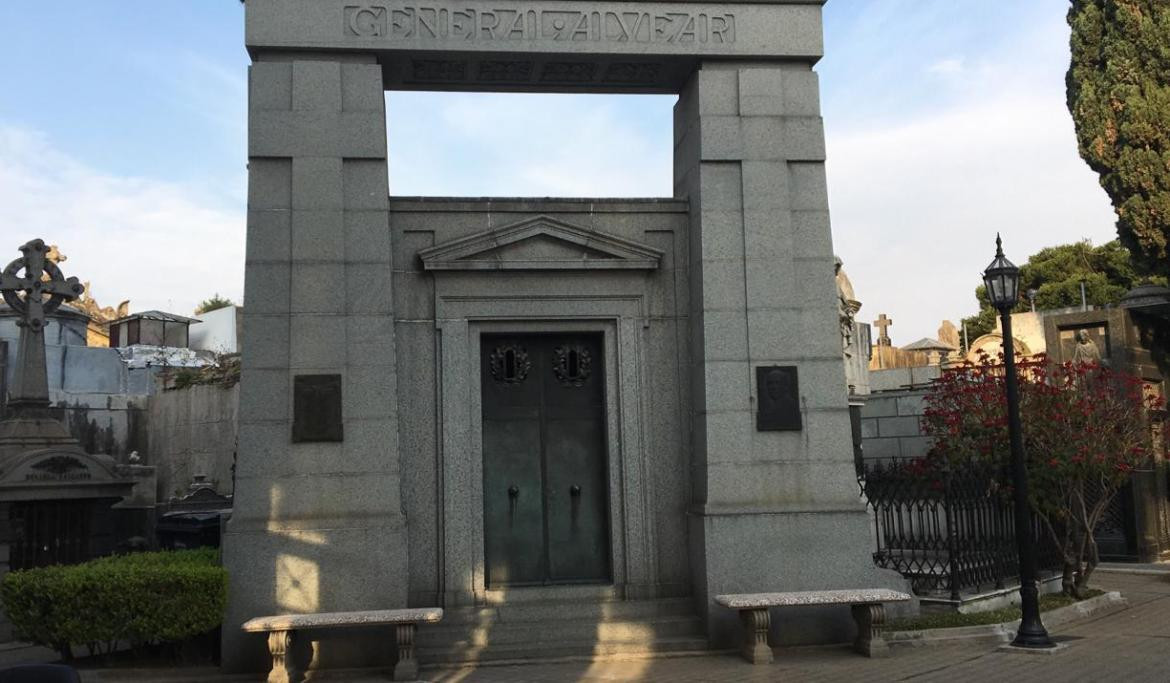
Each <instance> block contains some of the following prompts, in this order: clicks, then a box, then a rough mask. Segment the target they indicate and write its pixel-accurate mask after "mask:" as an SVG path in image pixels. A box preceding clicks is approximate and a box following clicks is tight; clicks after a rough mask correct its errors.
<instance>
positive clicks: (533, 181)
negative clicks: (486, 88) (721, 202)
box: [388, 93, 674, 197]
mask: <svg viewBox="0 0 1170 683" xmlns="http://www.w3.org/2000/svg"><path fill="white" fill-rule="evenodd" d="M673 99H674V98H673V97H645V98H642V99H641V100H640V101H638V102H636V103H634V104H635V105H636V106H631V107H623V106H621V105H620V104H619V102H618V101H617V99H616V98H613V97H598V96H589V95H502V94H451V93H392V94H391V96H390V98H389V101H388V114H389V119H390V121H389V138H390V192H391V194H406V195H415V194H456V195H495V196H565V197H582V196H613V197H631V196H633V197H638V196H655V197H656V196H670V195H671V194H672V183H673V180H672V161H671V154H672V151H671V141H672V132H671V127H670V126H671V113H670V112H671V106H672V104H673ZM627 103H629V101H628V100H627ZM631 109H633V110H634V111H631ZM436 121H438V123H439V125H435V122H436ZM647 121H649V122H651V125H647ZM653 124H658V125H653Z"/></svg>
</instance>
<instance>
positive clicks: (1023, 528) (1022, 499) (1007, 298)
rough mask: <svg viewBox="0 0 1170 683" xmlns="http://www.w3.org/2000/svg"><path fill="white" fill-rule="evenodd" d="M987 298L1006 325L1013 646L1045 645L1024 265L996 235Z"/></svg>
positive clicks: (1048, 643) (1048, 640)
mask: <svg viewBox="0 0 1170 683" xmlns="http://www.w3.org/2000/svg"><path fill="white" fill-rule="evenodd" d="M983 284H984V285H986V286H987V298H988V299H990V300H991V305H992V306H995V308H996V309H998V310H999V317H1000V321H1001V323H1002V325H1003V364H1004V373H1005V379H1006V380H1007V409H1008V438H1009V440H1010V442H1011V455H1012V488H1013V490H1014V493H1015V508H1016V550H1017V551H1018V553H1019V560H1020V611H1021V612H1022V613H1023V615H1022V619H1021V620H1020V630H1019V631H1018V632H1017V633H1016V639H1015V640H1013V641H1012V645H1015V646H1017V647H1032V648H1045V647H1055V646H1056V644H1055V643H1053V642H1052V639H1051V638H1049V637H1048V631H1047V630H1045V629H1044V624H1043V623H1041V622H1040V596H1039V590H1038V589H1037V586H1036V544H1035V542H1034V539H1033V538H1032V510H1031V508H1030V507H1029V506H1028V470H1027V467H1026V465H1025V464H1024V439H1023V435H1022V430H1021V428H1020V394H1019V383H1018V381H1017V379H1016V352H1015V348H1014V347H1015V344H1014V343H1013V340H1012V308H1013V307H1014V306H1015V305H1016V300H1017V299H1018V298H1019V294H1020V269H1019V268H1017V267H1016V266H1015V264H1013V263H1012V262H1011V261H1009V260H1007V258H1006V257H1004V255H1003V241H1002V240H1000V237H999V235H996V236H995V260H994V261H992V262H991V265H989V266H987V270H985V271H983Z"/></svg>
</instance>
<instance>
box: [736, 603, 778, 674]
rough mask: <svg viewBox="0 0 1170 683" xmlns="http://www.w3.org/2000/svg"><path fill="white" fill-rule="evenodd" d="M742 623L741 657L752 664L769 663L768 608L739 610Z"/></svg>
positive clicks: (770, 651)
mask: <svg viewBox="0 0 1170 683" xmlns="http://www.w3.org/2000/svg"><path fill="white" fill-rule="evenodd" d="M739 620H740V622H741V623H742V624H743V649H742V650H741V651H740V652H741V654H743V658H744V659H746V660H748V661H749V662H751V663H752V664H771V663H772V648H770V647H768V626H769V624H770V623H771V619H770V617H769V616H768V608H767V607H763V608H759V609H745V610H740V612H739Z"/></svg>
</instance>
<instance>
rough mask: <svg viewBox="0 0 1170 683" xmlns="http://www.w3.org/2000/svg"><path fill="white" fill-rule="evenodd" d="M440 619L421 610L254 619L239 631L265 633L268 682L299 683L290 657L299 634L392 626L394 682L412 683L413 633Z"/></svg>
mask: <svg viewBox="0 0 1170 683" xmlns="http://www.w3.org/2000/svg"><path fill="white" fill-rule="evenodd" d="M442 618H443V610H442V609H440V608H438V607H422V608H417V609H384V610H370V611H366V612H324V613H320V614H286V615H281V616H274V617H256V618H255V619H250V620H249V621H247V622H245V623H244V625H243V626H241V627H240V628H241V629H243V630H244V631H247V632H248V633H267V634H268V651H269V652H271V653H272V670H271V671H269V672H268V683H300V682H301V681H302V680H304V672H303V671H301V670H299V668H298V667H297V665H296V664H295V663H294V662H293V661H292V657H291V656H290V655H291V652H292V649H293V644H294V643H296V642H297V633H298V632H301V631H308V630H314V631H321V630H327V629H334V628H369V627H372V626H394V627H395V631H396V632H397V636H398V638H397V641H398V663H397V664H395V665H394V680H396V681H412V680H414V679H416V678H418V660H416V659H415V658H414V634H415V630H416V629H417V628H418V625H419V624H420V623H427V624H433V623H435V622H437V621H439V620H440V619H442Z"/></svg>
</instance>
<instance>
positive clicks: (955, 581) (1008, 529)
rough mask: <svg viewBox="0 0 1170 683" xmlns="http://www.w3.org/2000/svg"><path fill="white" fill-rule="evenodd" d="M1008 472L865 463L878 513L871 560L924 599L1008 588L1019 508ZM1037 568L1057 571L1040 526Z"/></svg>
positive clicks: (864, 477) (915, 462)
mask: <svg viewBox="0 0 1170 683" xmlns="http://www.w3.org/2000/svg"><path fill="white" fill-rule="evenodd" d="M1004 481H1005V477H1004V473H1003V472H1000V471H997V470H996V468H995V467H993V466H990V465H987V464H985V463H978V462H973V463H964V464H961V465H950V466H942V465H941V464H938V463H935V462H933V461H929V460H923V459H882V460H864V461H862V462H861V463H859V464H858V482H859V483H860V484H861V491H862V493H863V494H864V495H865V497H866V499H867V500H868V503H869V505H870V507H871V508H872V509H873V512H874V533H875V540H876V550H875V551H874V554H873V558H874V562H875V563H876V564H877V565H878V566H880V567H885V568H888V569H894V570H896V571H898V572H900V573H901V574H902V575H903V576H905V577H906V578H907V579H909V580H910V582H911V584H912V585H913V587H914V590H915V591H916V592H917V593H918V594H919V595H931V594H933V595H942V596H947V597H949V598H950V599H952V600H959V599H961V594H962V593H964V592H982V591H985V590H991V589H995V588H1003V587H1004V585H1005V582H1006V581H1007V580H1008V579H1011V578H1013V577H1015V576H1016V575H1017V567H1018V562H1017V559H1016V538H1015V525H1014V517H1013V514H1014V508H1013V506H1012V501H1011V496H1010V495H1006V493H1007V491H1005V488H1004V484H1003V482H1004ZM1033 538H1035V539H1037V542H1038V550H1039V556H1040V566H1041V567H1044V568H1055V567H1059V566H1060V560H1059V554H1058V553H1057V552H1056V549H1055V547H1054V545H1053V543H1052V542H1051V539H1050V538H1049V536H1048V534H1047V532H1046V531H1045V530H1044V529H1042V528H1040V526H1039V524H1037V526H1036V528H1035V530H1034V536H1033Z"/></svg>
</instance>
